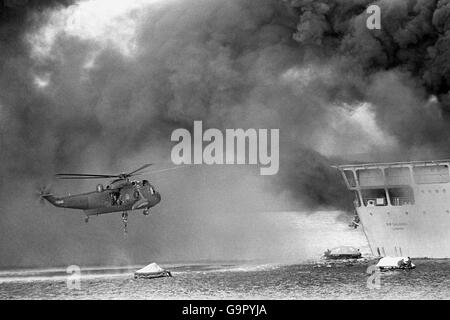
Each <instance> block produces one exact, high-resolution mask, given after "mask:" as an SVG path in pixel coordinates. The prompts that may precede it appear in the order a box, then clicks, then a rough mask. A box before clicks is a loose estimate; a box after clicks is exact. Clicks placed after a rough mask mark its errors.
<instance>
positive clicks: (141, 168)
mask: <svg viewBox="0 0 450 320" xmlns="http://www.w3.org/2000/svg"><path fill="white" fill-rule="evenodd" d="M151 165H153V164H152V163H147V164H144V165H143V166H142V167H140V168H138V169H136V170H134V171H131V172H130V173H127V174H126V176H129V177H131V176H133V175H135V174H136V173H138V172H139V171H141V170H144V169H145V168H148V167H150V166H151Z"/></svg>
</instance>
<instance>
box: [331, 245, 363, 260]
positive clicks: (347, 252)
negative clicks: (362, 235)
mask: <svg viewBox="0 0 450 320" xmlns="http://www.w3.org/2000/svg"><path fill="white" fill-rule="evenodd" d="M324 257H325V258H326V259H335V260H338V259H339V260H340V259H359V258H361V252H360V251H359V249H356V248H354V247H350V246H341V247H336V248H333V249H331V250H330V249H327V251H325V253H324Z"/></svg>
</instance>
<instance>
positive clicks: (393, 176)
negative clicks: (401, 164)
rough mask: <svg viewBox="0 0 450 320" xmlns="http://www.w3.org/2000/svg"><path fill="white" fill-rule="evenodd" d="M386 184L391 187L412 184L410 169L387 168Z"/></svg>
mask: <svg viewBox="0 0 450 320" xmlns="http://www.w3.org/2000/svg"><path fill="white" fill-rule="evenodd" d="M384 173H385V176H386V183H387V184H389V185H404V184H407V185H408V184H410V183H411V175H410V171H409V168H386V169H385V171H384Z"/></svg>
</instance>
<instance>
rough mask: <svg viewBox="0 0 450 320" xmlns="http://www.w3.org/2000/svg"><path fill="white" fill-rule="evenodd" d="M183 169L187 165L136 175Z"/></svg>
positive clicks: (142, 173)
mask: <svg viewBox="0 0 450 320" xmlns="http://www.w3.org/2000/svg"><path fill="white" fill-rule="evenodd" d="M183 167H187V165H180V166H176V167H171V168H166V169H161V170H154V171H145V172H141V173H138V174H136V175H144V174H154V173H160V172H164V171H169V170H177V169H181V168H183Z"/></svg>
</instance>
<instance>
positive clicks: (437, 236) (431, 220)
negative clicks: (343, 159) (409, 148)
mask: <svg viewBox="0 0 450 320" xmlns="http://www.w3.org/2000/svg"><path fill="white" fill-rule="evenodd" d="M449 166H450V160H437V161H412V162H392V163H368V164H351V165H340V166H337V168H338V169H339V170H340V171H341V173H342V176H343V177H344V179H345V183H346V184H347V187H348V189H349V190H350V191H351V192H353V194H354V204H355V209H356V212H357V214H358V216H359V219H360V221H361V223H362V226H363V230H364V233H365V235H366V237H367V240H368V242H369V246H370V249H371V251H372V254H374V255H377V256H409V257H415V258H418V257H421V258H422V257H428V258H450V171H449Z"/></svg>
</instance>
